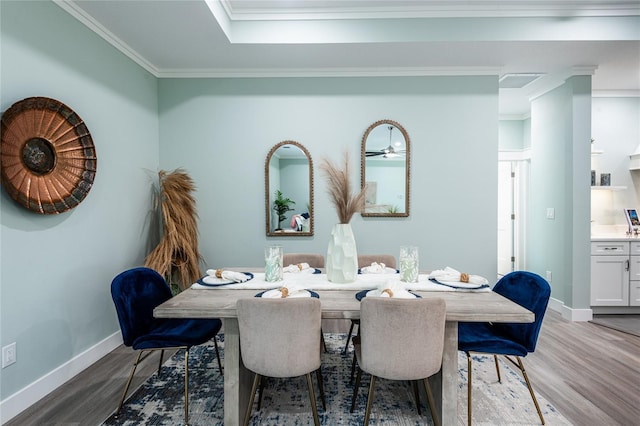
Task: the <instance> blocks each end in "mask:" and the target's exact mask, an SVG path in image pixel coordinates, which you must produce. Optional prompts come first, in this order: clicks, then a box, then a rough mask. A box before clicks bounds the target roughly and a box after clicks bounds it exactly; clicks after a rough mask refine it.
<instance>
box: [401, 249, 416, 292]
mask: <svg viewBox="0 0 640 426" xmlns="http://www.w3.org/2000/svg"><path fill="white" fill-rule="evenodd" d="M419 269H420V262H419V258H418V247H416V246H401V247H400V280H401V281H404V282H406V283H417V282H418V275H419Z"/></svg>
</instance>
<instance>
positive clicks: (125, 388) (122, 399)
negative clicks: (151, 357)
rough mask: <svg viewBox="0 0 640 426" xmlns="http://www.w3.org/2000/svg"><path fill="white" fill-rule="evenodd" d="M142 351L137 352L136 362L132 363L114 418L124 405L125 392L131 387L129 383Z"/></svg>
mask: <svg viewBox="0 0 640 426" xmlns="http://www.w3.org/2000/svg"><path fill="white" fill-rule="evenodd" d="M143 353H144V351H142V350H141V351H138V356H137V357H136V360H135V361H134V362H133V367H132V368H131V373H129V379H127V384H126V385H125V386H124V392H123V393H122V398H120V404H118V409H117V410H116V416H117V415H118V414H120V410H121V409H122V406H123V405H124V400H125V399H126V397H127V391H128V390H129V386H131V381H132V380H133V375H134V374H135V372H136V368H137V367H138V363H139V362H140V358H142V354H143Z"/></svg>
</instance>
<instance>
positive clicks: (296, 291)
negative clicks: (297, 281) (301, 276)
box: [261, 286, 311, 299]
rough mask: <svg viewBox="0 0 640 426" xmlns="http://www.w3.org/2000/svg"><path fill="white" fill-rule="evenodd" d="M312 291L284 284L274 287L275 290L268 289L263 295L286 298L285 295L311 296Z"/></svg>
mask: <svg viewBox="0 0 640 426" xmlns="http://www.w3.org/2000/svg"><path fill="white" fill-rule="evenodd" d="M310 296H311V293H309V292H308V291H307V290H304V289H300V288H296V287H294V286H289V287H287V286H282V287H278V288H274V289H273V290H267V291H265V292H264V293H262V296H261V297H267V298H277V299H280V298H285V297H310Z"/></svg>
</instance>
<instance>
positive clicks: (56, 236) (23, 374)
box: [0, 1, 158, 400]
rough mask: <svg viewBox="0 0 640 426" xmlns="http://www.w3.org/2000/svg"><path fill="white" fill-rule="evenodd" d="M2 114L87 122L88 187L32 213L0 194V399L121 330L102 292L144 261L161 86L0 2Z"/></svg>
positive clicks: (66, 25) (102, 49)
mask: <svg viewBox="0 0 640 426" xmlns="http://www.w3.org/2000/svg"><path fill="white" fill-rule="evenodd" d="M0 8H1V10H0V13H1V46H0V47H1V64H2V75H1V79H0V87H1V88H2V92H1V94H0V108H1V110H2V111H6V110H7V109H8V108H9V107H10V106H11V105H12V104H13V103H15V102H17V101H19V100H21V99H24V98H27V97H31V96H46V97H51V98H54V99H57V100H59V101H61V102H63V103H65V104H66V105H68V106H69V107H70V108H72V109H73V110H74V111H75V112H76V113H77V114H78V115H79V116H80V117H81V118H82V119H83V120H84V122H85V123H86V125H87V127H88V129H89V131H90V132H91V135H92V137H93V142H94V144H95V147H96V151H97V156H98V170H97V174H96V178H95V182H94V184H93V187H92V189H91V191H90V192H89V194H88V196H87V197H86V198H85V199H84V201H83V202H82V203H81V204H80V205H79V206H78V207H76V208H75V209H73V210H71V211H68V212H65V213H63V214H60V215H53V216H44V215H39V214H36V213H32V212H30V211H28V210H26V209H24V208H22V207H21V206H19V205H18V204H16V203H15V202H14V201H13V200H12V199H10V198H9V197H8V195H7V193H6V191H4V190H2V191H0V213H1V217H0V224H1V227H0V232H1V235H0V237H1V253H2V257H1V273H0V278H1V285H0V295H1V297H0V299H1V302H0V309H1V310H0V321H1V323H2V324H1V346H4V345H6V344H8V343H10V342H16V343H17V355H18V357H17V358H18V360H17V362H16V363H15V364H13V365H11V366H9V367H7V368H4V369H2V373H1V374H2V377H1V381H2V383H1V386H0V387H1V398H2V399H3V400H4V399H5V398H6V397H8V396H9V395H12V394H14V393H15V392H17V391H18V390H20V389H22V388H23V387H25V386H26V385H28V384H31V383H32V382H34V381H35V380H37V379H39V378H41V377H43V376H44V375H46V374H47V373H49V372H51V371H52V370H54V369H55V368H56V367H58V366H60V365H61V364H63V363H65V362H67V361H69V360H71V359H73V358H74V357H75V356H77V355H78V354H80V353H82V352H83V351H85V350H87V349H88V348H90V347H92V346H94V345H96V344H97V343H98V342H100V341H101V340H103V339H105V338H106V337H107V336H109V335H111V334H113V333H115V332H117V331H118V330H119V327H118V322H117V319H116V315H115V311H114V308H113V302H112V301H111V295H110V290H109V285H110V283H111V280H112V278H113V277H114V276H115V275H116V274H117V273H118V272H120V271H122V270H124V269H126V268H129V267H131V266H134V265H138V264H140V263H141V262H142V261H143V257H144V249H145V247H144V240H145V238H146V232H145V221H146V218H147V214H148V210H149V208H150V195H149V193H150V192H149V188H150V180H149V177H148V175H147V173H145V169H150V170H156V168H157V165H158V114H157V81H156V79H155V78H154V77H153V76H151V75H150V74H148V73H147V72H145V71H143V70H142V69H141V68H140V67H138V66H137V65H135V64H134V63H133V62H132V61H131V60H129V59H128V58H126V57H125V56H124V55H122V54H121V53H119V52H118V51H116V50H115V49H114V48H113V47H112V46H110V45H108V44H107V43H106V42H105V41H104V40H102V39H101V38H99V37H98V36H97V35H95V34H94V33H93V32H91V31H90V30H88V29H87V28H86V27H84V26H83V25H82V24H80V23H79V22H78V21H76V20H75V19H73V18H72V17H71V16H70V15H69V14H68V13H66V12H64V11H63V10H62V9H61V8H59V7H58V6H56V5H55V4H53V3H52V2H32V1H27V2H7V1H2V2H1V3H0Z"/></svg>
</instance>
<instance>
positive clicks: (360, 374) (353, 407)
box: [351, 368, 362, 413]
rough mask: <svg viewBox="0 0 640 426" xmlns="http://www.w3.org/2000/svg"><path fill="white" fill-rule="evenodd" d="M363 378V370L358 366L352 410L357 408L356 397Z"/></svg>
mask: <svg viewBox="0 0 640 426" xmlns="http://www.w3.org/2000/svg"><path fill="white" fill-rule="evenodd" d="M361 378H362V370H360V369H359V368H358V375H357V376H356V385H355V386H354V387H353V396H352V397H351V412H352V413H353V410H355V408H356V397H357V396H358V388H359V387H360V379H361Z"/></svg>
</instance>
